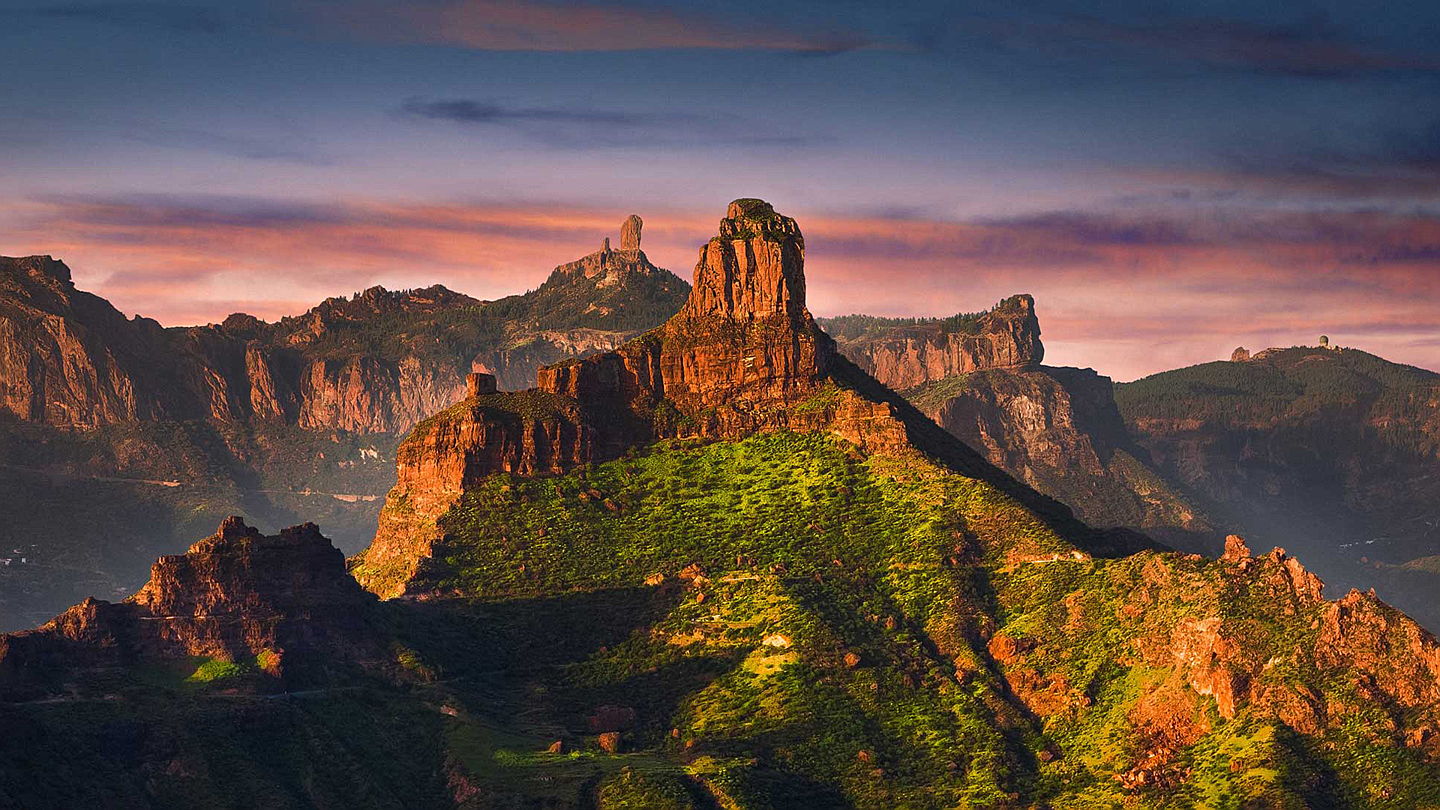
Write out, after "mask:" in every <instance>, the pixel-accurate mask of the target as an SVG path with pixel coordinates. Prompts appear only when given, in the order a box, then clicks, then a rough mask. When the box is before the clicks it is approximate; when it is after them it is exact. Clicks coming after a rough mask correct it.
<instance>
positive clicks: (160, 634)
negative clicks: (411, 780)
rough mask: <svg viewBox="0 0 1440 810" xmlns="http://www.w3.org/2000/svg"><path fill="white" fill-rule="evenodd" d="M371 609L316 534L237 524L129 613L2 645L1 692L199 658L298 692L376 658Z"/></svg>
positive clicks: (139, 597) (104, 605)
mask: <svg viewBox="0 0 1440 810" xmlns="http://www.w3.org/2000/svg"><path fill="white" fill-rule="evenodd" d="M372 603H373V597H371V596H370V595H369V594H367V593H366V592H364V591H363V590H361V589H360V587H359V586H358V585H357V584H356V583H355V581H354V580H353V579H351V578H350V576H349V575H348V574H346V572H345V559H344V555H342V554H341V553H340V551H339V550H338V549H336V548H335V547H334V546H332V545H331V544H330V541H329V540H327V539H325V538H324V537H323V536H321V534H320V531H319V530H318V529H317V528H316V527H315V526H314V525H312V524H305V525H302V526H296V527H293V528H290V529H286V530H284V531H282V532H280V534H278V535H275V536H268V537H267V536H264V535H262V534H260V532H258V531H256V530H255V529H253V528H251V527H249V526H246V525H245V523H244V522H243V521H242V520H241V519H240V518H238V517H232V518H228V519H226V520H225V522H224V523H222V524H221V525H220V528H219V529H218V530H217V531H216V533H215V534H214V535H212V536H211V537H209V538H207V539H205V540H201V541H199V542H197V543H195V544H194V545H193V546H191V547H190V549H189V550H188V551H186V552H185V553H184V554H180V555H174V556H168V557H161V558H160V559H159V560H158V561H157V562H156V563H155V565H154V567H153V568H152V569H151V574H150V581H149V582H147V583H146V584H145V586H144V587H143V588H141V589H140V590H139V591H138V592H137V593H135V594H134V595H133V596H131V597H130V598H129V599H126V600H125V601H124V602H120V603H110V602H104V601H100V600H97V599H93V598H92V599H86V600H85V601H84V602H82V603H80V604H78V605H76V606H74V607H72V608H70V609H69V610H66V611H65V612H63V613H61V614H60V615H59V616H56V617H55V619H53V620H52V621H50V622H49V623H48V624H45V625H43V626H41V627H39V628H37V629H35V630H31V631H27V632H23V633H14V634H10V635H6V636H0V675H3V678H0V680H3V682H4V686H5V687H6V688H7V689H10V690H18V691H23V690H24V689H25V688H27V687H30V688H34V687H37V686H39V687H43V686H46V685H48V686H50V687H53V686H54V685H55V684H56V683H58V682H59V681H60V679H62V678H64V677H66V673H71V676H72V677H73V674H74V673H75V672H76V671H78V670H82V669H90V668H96V667H105V666H110V667H115V666H121V665H131V664H135V663H137V662H141V661H146V660H158V659H179V658H184V657H187V656H200V657H205V658H210V659H216V660H220V661H226V662H246V661H249V662H255V663H256V665H257V666H258V667H259V668H261V669H263V670H264V671H265V672H266V673H268V674H269V675H271V676H273V677H276V678H281V679H282V680H285V681H286V682H287V683H291V684H295V683H299V682H301V681H303V680H304V678H305V677H306V676H313V674H314V673H315V672H316V671H323V670H324V669H325V667H326V666H336V665H340V664H342V663H344V662H347V661H350V662H353V661H356V660H357V659H368V658H374V657H375V656H376V655H377V654H378V648H377V647H376V644H375V642H374V639H373V638H372V633H371V631H370V630H369V628H368V625H367V621H366V616H367V611H368V610H369V609H370V606H371V605H372Z"/></svg>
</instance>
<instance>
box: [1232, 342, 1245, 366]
mask: <svg viewBox="0 0 1440 810" xmlns="http://www.w3.org/2000/svg"><path fill="white" fill-rule="evenodd" d="M1249 359H1250V350H1249V349H1247V348H1245V347H1244V346H1239V347H1236V349H1235V351H1233V352H1231V353H1230V362H1232V363H1244V362H1246V361H1248V360H1249Z"/></svg>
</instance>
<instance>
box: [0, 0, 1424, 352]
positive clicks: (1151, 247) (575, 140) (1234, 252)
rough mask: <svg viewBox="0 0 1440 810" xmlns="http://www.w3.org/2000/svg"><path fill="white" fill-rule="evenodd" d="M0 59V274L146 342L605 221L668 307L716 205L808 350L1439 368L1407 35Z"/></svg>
mask: <svg viewBox="0 0 1440 810" xmlns="http://www.w3.org/2000/svg"><path fill="white" fill-rule="evenodd" d="M1181 8H1183V9H1184V10H1183V11H1180V10H1179V9H1181ZM0 53H4V54H5V57H4V69H3V73H0V105H3V110H4V114H3V115H0V191H3V193H0V254H3V255H12V256H13V255H28V254H34V253H49V254H53V255H55V256H57V257H59V258H63V259H64V260H66V262H67V263H68V264H69V265H70V266H71V267H72V269H73V270H74V273H75V280H76V283H77V285H78V286H79V287H81V288H82V289H87V290H90V291H93V292H96V293H99V294H101V295H104V296H106V297H107V298H109V299H111V300H112V301H113V302H114V303H115V305H116V306H118V307H120V308H121V309H122V310H124V311H125V312H127V313H130V314H137V313H138V314H144V315H148V316H151V317H155V318H157V319H158V320H160V321H161V322H162V323H166V324H171V325H178V324H191V323H204V322H211V321H218V320H220V319H222V318H223V317H224V316H225V315H226V314H228V313H230V312H233V311H237V310H243V311H248V312H252V313H254V314H257V315H260V316H262V317H266V318H275V317H278V316H281V315H286V314H294V313H296V312H299V311H301V310H303V309H305V308H307V307H309V306H311V305H313V304H314V303H316V302H318V301H319V300H320V299H322V298H324V297H327V296H330V295H340V294H348V293H349V292H352V291H354V290H357V289H361V288H364V287H368V286H371V285H374V284H383V285H385V286H387V287H391V288H396V287H410V286H423V285H429V284H433V283H437V282H438V283H443V284H445V285H447V286H449V287H452V288H454V289H457V290H461V291H463V292H467V293H470V294H472V295H475V296H477V297H481V298H494V297H499V296H501V295H505V294H509V293H514V292H521V291H524V290H526V289H529V288H533V287H534V286H536V285H538V284H539V283H540V282H541V281H543V280H544V278H545V276H546V275H547V273H548V272H549V270H550V269H551V268H552V267H553V266H555V265H557V264H560V263H562V262H565V261H568V260H571V259H573V258H576V257H578V256H579V255H581V254H583V253H586V252H589V251H590V250H593V249H595V248H596V247H597V246H598V244H599V242H600V239H601V238H602V237H604V236H607V235H609V236H612V237H613V236H616V235H617V233H618V228H619V224H620V221H621V220H622V219H623V218H624V216H625V215H626V214H629V213H632V212H634V213H638V214H640V215H641V216H643V217H644V218H645V222H646V228H645V249H646V251H647V253H648V254H649V255H650V257H651V259H652V260H653V261H655V262H656V263H657V264H659V265H661V266H664V267H668V268H670V269H671V270H674V271H675V272H676V273H678V274H680V275H681V276H682V277H685V278H687V279H688V278H689V277H690V275H691V268H692V267H693V265H694V261H695V254H696V250H697V247H698V245H699V244H700V243H701V242H702V241H703V240H704V239H705V238H707V237H708V236H709V235H711V234H713V233H714V230H715V225H716V222H717V220H718V219H719V217H720V216H721V214H722V213H723V211H724V206H725V204H726V203H727V202H728V201H729V200H731V199H733V198H735V197H740V196H754V197H763V198H765V199H767V200H769V201H771V202H772V203H774V204H775V206H776V207H777V209H779V210H780V211H782V212H784V213H786V214H788V215H790V216H793V217H795V218H797V219H798V220H799V222H800V225H801V227H802V229H803V230H804V231H805V234H806V242H807V248H808V254H807V272H808V277H809V282H810V303H811V309H812V310H813V311H814V312H815V313H816V314H818V315H838V314H843V313H847V312H869V313H873V314H887V315H946V314H951V313H954V312H956V311H972V310H978V309H983V308H985V307H987V306H989V305H990V304H992V303H994V302H995V301H996V300H998V299H1000V298H1003V297H1005V296H1006V295H1009V294H1011V293H1015V292H1029V293H1032V294H1033V295H1034V296H1035V297H1036V300H1037V306H1038V310H1039V313H1040V317H1041V325H1042V327H1043V329H1044V333H1045V343H1046V347H1047V362H1050V363H1052V364H1057V365H1080V366H1091V367H1094V368H1096V369H1097V370H1099V371H1101V372H1102V373H1106V374H1110V375H1112V376H1114V377H1116V378H1117V379H1122V380H1123V379H1133V378H1135V377H1137V376H1141V375H1144V374H1147V373H1151V372H1155V371H1159V370H1163V369H1166V368H1172V367H1175V366H1179V365H1187V364H1190V363H1195V362H1202V361H1206V360H1212V359H1219V358H1222V357H1227V356H1228V355H1229V353H1230V350H1231V349H1233V348H1234V347H1235V346H1238V345H1244V346H1247V347H1249V348H1250V349H1252V350H1255V349H1260V348H1264V347H1266V346H1273V345H1291V344H1296V343H1313V342H1314V341H1315V340H1316V339H1317V338H1318V336H1319V335H1320V334H1321V333H1325V334H1328V335H1329V336H1330V337H1331V338H1332V339H1333V340H1334V341H1335V342H1338V343H1340V344H1342V345H1348V346H1354V347H1358V348H1363V349H1366V350H1369V351H1373V352H1376V353H1378V354H1382V355H1384V356H1386V357H1389V358H1391V359H1394V360H1398V361H1403V362H1409V363H1414V364H1417V365H1422V366H1427V367H1430V368H1435V369H1440V4H1436V3H1434V2H1414V3H1402V2H1376V3H1363V4H1362V3H1354V2H1316V3H1302V2H1271V3H1255V2H1253V1H1250V0H1247V1H1246V2H1214V3H1199V2H1186V3H1184V4H1183V6H1182V5H1180V4H1172V3H1167V2H1156V1H1155V0H1145V1H1144V2H1141V1H1139V0H1136V2H1114V1H1113V0H1092V2H1085V3H1079V2H1075V3H1070V2H1035V3H1017V2H1014V0H1005V2H999V1H998V0H997V2H965V3H962V2H934V3H926V2H911V3H890V4H881V3H874V2H860V1H859V0H854V1H852V0H817V1H816V2H802V1H801V0H772V2H767V3H735V2H725V3H722V2H711V1H710V0H696V1H695V2H668V3H659V2H578V3H577V2H540V1H539V0H516V1H514V2H507V1H506V0H408V1H407V2H402V1H401V0H269V1H267V0H226V1H225V2H218V1H217V2H208V0H197V1H195V2H178V1H177V2H141V1H139V0H136V1H134V2H104V1H103V0H93V1H89V2H56V1H55V0H0Z"/></svg>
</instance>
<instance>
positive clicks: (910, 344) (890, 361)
mask: <svg viewBox="0 0 1440 810" xmlns="http://www.w3.org/2000/svg"><path fill="white" fill-rule="evenodd" d="M821 324H822V326H824V327H825V328H826V330H827V331H829V332H830V333H831V334H832V335H834V337H835V339H836V340H837V341H838V342H839V344H840V347H841V350H842V351H843V352H844V353H845V356H846V357H848V358H850V359H851V360H852V361H854V363H855V364H856V365H857V366H859V367H860V368H862V369H864V370H865V371H866V372H867V373H869V374H870V375H871V376H873V377H875V379H877V380H879V381H880V382H882V383H884V384H885V385H887V386H889V387H890V388H893V389H895V390H897V391H901V390H904V389H907V388H914V387H915V386H918V385H922V384H924V383H927V382H931V381H933V380H940V379H944V378H945V377H952V376H955V375H957V374H969V373H970V372H972V371H982V370H985V369H993V368H1006V369H1020V368H1029V367H1032V366H1036V365H1039V364H1040V361H1041V360H1043V359H1044V358H1045V347H1044V344H1042V343H1041V342H1040V321H1039V319H1038V318H1036V317H1035V299H1034V298H1032V297H1030V296H1028V295H1016V296H1011V297H1010V298H1007V299H1005V300H1004V301H1001V302H1000V303H999V304H997V305H996V306H995V307H994V308H993V309H991V310H990V311H988V312H983V313H978V314H971V315H956V316H954V317H951V318H924V319H916V318H908V319H906V318H875V317H871V316H864V315H852V316H847V317H843V318H828V319H824V320H822V321H821Z"/></svg>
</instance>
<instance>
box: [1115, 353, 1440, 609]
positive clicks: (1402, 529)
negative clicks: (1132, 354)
mask: <svg viewBox="0 0 1440 810" xmlns="http://www.w3.org/2000/svg"><path fill="white" fill-rule="evenodd" d="M1117 399H1118V401H1119V403H1120V408H1121V411H1122V413H1123V414H1124V417H1125V421H1126V423H1127V425H1128V426H1129V428H1130V430H1131V431H1132V432H1133V433H1134V435H1135V436H1136V438H1137V439H1138V440H1139V442H1140V443H1141V444H1142V445H1144V446H1145V447H1146V448H1147V449H1148V450H1149V452H1150V453H1151V455H1152V457H1153V458H1154V459H1155V461H1156V463H1157V465H1158V467H1159V468H1160V470H1161V471H1162V472H1163V474H1164V475H1165V476H1166V477H1167V478H1168V479H1170V480H1172V481H1174V482H1176V484H1177V485H1178V486H1181V487H1183V488H1184V489H1185V490H1186V491H1187V492H1189V493H1190V496H1191V497H1192V498H1193V499H1195V500H1196V501H1198V502H1200V503H1203V504H1204V506H1205V508H1206V511H1207V512H1209V513H1210V514H1212V515H1213V516H1214V517H1215V519H1216V520H1217V521H1220V522H1223V523H1224V524H1225V525H1228V526H1234V527H1236V529H1237V530H1242V531H1244V532H1246V533H1247V534H1249V535H1250V536H1251V537H1254V538H1260V539H1264V540H1265V541H1266V542H1274V543H1283V544H1284V545H1285V546H1287V547H1289V548H1294V549H1297V550H1300V551H1301V552H1302V553H1303V554H1304V555H1305V557H1306V559H1308V560H1313V561H1314V563H1315V565H1316V567H1317V569H1319V570H1321V571H1323V572H1324V573H1325V575H1326V576H1327V578H1330V579H1333V580H1337V581H1341V582H1344V583H1346V584H1351V585H1355V586H1358V587H1363V588H1368V587H1372V586H1373V587H1375V588H1377V589H1378V590H1379V591H1380V592H1381V593H1382V595H1384V596H1386V597H1387V598H1393V599H1394V600H1395V601H1396V604H1399V605H1401V606H1403V607H1404V608H1405V609H1406V610H1409V611H1412V612H1413V613H1414V614H1415V615H1416V616H1419V617H1422V618H1423V620H1425V621H1426V622H1427V623H1429V625H1430V626H1432V627H1437V626H1440V609H1437V605H1436V603H1435V600H1434V598H1433V597H1434V593H1435V590H1434V588H1435V587H1437V585H1440V582H1437V581H1436V580H1434V579H1433V578H1432V577H1431V575H1430V574H1429V573H1428V571H1427V567H1426V565H1425V563H1424V561H1423V559H1421V558H1425V557H1428V556H1431V555H1433V554H1434V553H1435V550H1436V549H1437V548H1440V477H1437V476H1436V475H1435V470H1436V465H1437V463H1440V374H1436V373H1434V372H1431V371H1426V370H1424V369H1419V368H1414V367H1412V366H1404V365H1399V364H1396V363H1390V362H1387V361H1385V360H1384V359H1382V358H1379V357H1376V356H1374V355H1371V354H1367V353H1365V352H1362V351H1359V350H1356V349H1325V348H1314V347H1294V348H1289V349H1267V350H1265V351H1262V352H1256V353H1255V354H1254V355H1253V356H1251V355H1249V353H1248V352H1238V351H1237V352H1236V355H1235V359H1234V360H1232V361H1230V362H1216V363H1206V364H1203V365H1199V366H1193V367H1190V368H1185V369H1178V370H1175V371H1169V372H1165V373H1162V374H1157V375H1154V376H1151V377H1147V378H1145V379H1143V380H1138V381H1136V382H1133V383H1126V384H1123V385H1120V386H1118V387H1117ZM1412 560H1414V561H1416V562H1415V564H1413V565H1409V563H1410V562H1411V561H1412Z"/></svg>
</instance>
